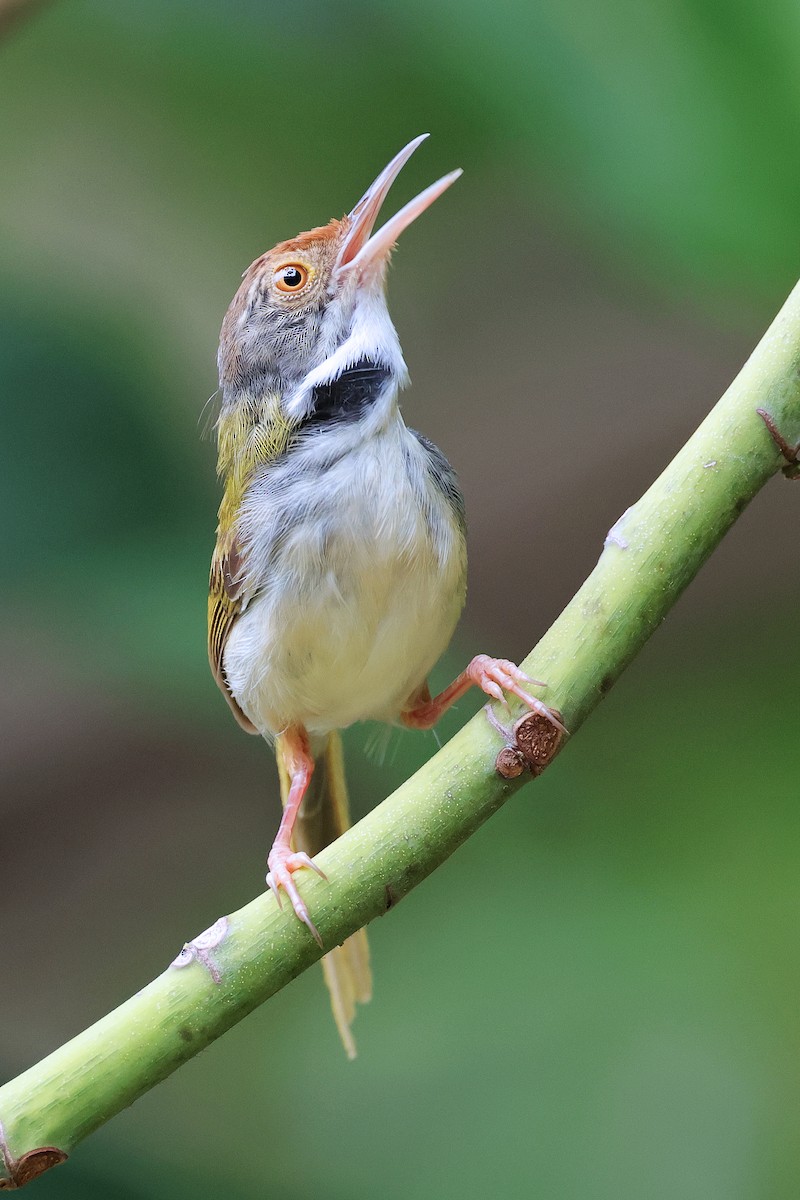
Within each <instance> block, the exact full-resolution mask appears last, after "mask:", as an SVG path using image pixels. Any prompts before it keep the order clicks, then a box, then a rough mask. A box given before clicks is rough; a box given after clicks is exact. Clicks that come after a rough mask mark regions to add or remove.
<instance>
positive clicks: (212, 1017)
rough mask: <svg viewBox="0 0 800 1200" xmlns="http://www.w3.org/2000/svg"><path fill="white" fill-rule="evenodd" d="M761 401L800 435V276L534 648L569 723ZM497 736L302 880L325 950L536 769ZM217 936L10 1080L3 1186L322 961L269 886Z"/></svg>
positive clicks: (659, 587)
mask: <svg viewBox="0 0 800 1200" xmlns="http://www.w3.org/2000/svg"><path fill="white" fill-rule="evenodd" d="M757 407H763V408H766V409H767V410H768V411H769V412H770V413H771V414H772V416H773V418H774V420H775V423H776V425H777V427H778V428H779V429H780V430H781V432H782V433H783V435H784V436H785V437H786V438H787V439H788V440H790V441H791V440H793V439H794V438H796V437H798V436H800V285H798V287H796V288H795V290H794V291H793V293H792V295H791V296H790V297H789V299H788V301H787V302H786V304H785V305H784V308H783V309H782V310H781V312H780V313H779V315H778V316H777V318H776V319H775V321H774V323H773V325H772V326H771V328H770V329H769V330H768V332H767V334H766V335H765V337H764V339H763V340H762V342H761V343H760V345H759V346H758V348H757V349H756V351H755V352H754V354H753V356H752V357H751V359H750V360H749V362H748V363H747V364H746V365H745V367H744V368H743V370H742V371H741V373H740V375H739V376H738V378H737V379H736V380H735V382H734V383H733V384H732V385H731V387H730V388H729V389H728V391H727V392H726V394H725V395H724V396H723V398H722V399H721V400H720V402H719V403H718V404H717V405H716V407H715V408H714V409H713V411H712V412H711V414H710V415H709V416H708V418H707V419H706V420H705V421H704V422H703V424H702V425H701V427H700V428H699V429H698V430H697V432H696V433H695V434H694V436H693V437H692V438H691V439H690V441H689V442H688V443H687V444H686V446H685V447H684V448H683V449H682V450H681V452H680V453H679V454H678V455H677V457H676V458H675V459H674V460H673V462H672V463H671V464H670V465H669V467H668V468H667V469H666V471H664V473H663V475H661V476H660V478H659V479H657V480H656V482H655V483H654V484H653V486H652V487H651V488H650V489H649V491H648V492H647V493H646V494H645V495H644V496H643V497H642V499H641V500H640V501H639V502H638V503H637V504H636V505H634V507H633V508H631V509H629V510H628V512H627V513H626V514H625V515H624V517H623V518H621V520H620V521H619V522H618V524H617V525H616V526H615V529H614V531H613V533H612V535H611V536H610V537H609V539H608V540H607V542H606V546H605V549H604V550H603V552H602V554H601V556H600V560H599V562H598V564H597V566H596V567H595V569H594V571H593V572H592V574H591V575H590V576H589V578H588V579H587V581H586V583H585V584H584V585H583V587H582V588H581V590H580V591H579V592H578V594H577V595H576V596H575V598H574V599H573V600H572V602H571V603H570V604H569V605H568V606H567V608H566V609H565V610H564V612H563V613H562V614H561V616H560V617H559V618H558V620H557V621H556V622H555V624H554V625H553V626H552V628H551V629H550V630H549V632H548V633H547V634H546V635H545V637H544V638H543V639H542V641H541V642H540V643H539V645H538V646H537V647H536V649H535V651H534V652H533V653H532V654H531V655H530V656H529V658H528V659H526V661H525V663H524V666H525V667H526V669H528V670H529V671H530V672H531V673H532V674H534V675H536V676H537V677H540V678H544V679H546V680H547V681H548V684H549V691H548V698H549V699H550V702H551V703H553V704H554V705H555V706H557V707H558V708H559V709H560V711H561V713H562V714H563V718H564V721H565V724H566V725H567V727H568V728H569V730H570V731H571V732H572V733H574V732H575V731H576V730H577V729H578V727H579V726H580V725H581V724H582V723H583V721H584V720H585V719H586V717H587V716H588V714H589V713H590V712H591V710H592V709H593V708H594V706H595V705H596V704H597V703H598V702H599V701H600V699H601V698H602V696H603V695H604V694H605V692H606V691H608V689H609V688H610V687H611V685H612V684H613V682H614V681H615V680H616V679H617V677H618V676H619V675H620V673H621V672H622V670H623V669H624V668H625V666H626V665H627V664H628V663H629V662H630V661H631V659H632V658H633V657H634V655H635V654H636V653H637V651H638V650H640V649H641V647H642V646H643V645H644V643H645V641H646V640H647V638H648V637H649V636H650V634H651V633H652V632H653V630H654V629H655V628H656V626H657V625H658V623H659V622H660V621H661V620H662V619H663V618H664V616H665V615H666V613H667V612H668V611H669V609H670V607H671V606H672V604H673V603H674V602H675V600H676V599H677V597H678V596H679V595H680V593H681V592H682V591H683V589H684V588H685V587H686V585H687V584H688V583H689V581H690V580H691V579H692V578H693V577H694V575H695V574H696V573H697V571H698V570H699V568H700V566H701V565H702V563H703V562H704V561H705V559H706V558H707V557H708V555H709V554H710V553H711V551H712V550H713V549H714V547H715V546H716V545H717V543H718V542H719V540H720V539H721V537H722V536H723V534H724V533H725V531H726V530H727V529H729V528H730V526H731V525H732V524H733V522H734V521H735V520H736V518H737V516H738V515H739V514H740V513H741V512H742V510H743V509H744V508H745V507H746V505H747V504H748V502H749V501H750V500H751V499H752V498H753V496H754V495H755V494H756V492H757V491H758V490H759V489H760V488H761V487H762V486H763V484H764V483H765V482H766V481H767V480H768V479H769V478H770V477H771V476H772V475H774V474H775V473H776V471H777V470H779V468H780V467H781V465H782V460H781V457H780V455H779V453H778V451H777V449H776V446H775V443H774V441H773V440H772V438H771V437H770V435H769V433H768V431H767V429H766V427H765V425H764V423H763V421H762V420H761V418H760V417H759V416H758V415H757V414H756V408H757ZM564 469H565V470H569V469H570V466H569V463H568V461H567V458H566V455H565V461H564ZM518 525H519V527H520V528H524V525H525V521H524V520H522V519H520V520H519V522H518ZM501 744H502V739H501V738H500V735H499V734H498V733H497V731H496V730H495V729H494V728H492V726H491V725H490V723H489V722H488V721H487V720H486V717H485V715H484V714H483V713H480V714H478V716H477V717H475V718H474V719H473V720H472V721H470V722H469V724H468V725H467V726H466V727H465V728H464V729H462V730H461V732H460V733H458V734H457V735H456V736H455V737H454V738H453V739H452V741H451V742H449V743H448V745H446V746H445V747H444V748H443V749H442V750H441V751H440V752H439V753H438V754H437V755H436V756H435V757H434V758H433V759H431V761H430V762H429V763H427V765H426V766H425V767H423V768H422V770H420V771H418V772H417V774H416V775H415V776H414V777H413V778H412V779H410V780H408V782H407V783H405V784H404V785H403V786H402V787H401V788H399V789H398V791H396V792H395V793H394V795H392V796H390V797H389V799H388V800H386V801H384V803H383V804H381V805H379V806H378V807H377V808H376V809H375V810H374V811H373V812H371V813H370V814H369V815H368V816H367V817H365V818H364V820H362V821H360V822H359V823H358V825H356V826H355V827H354V828H353V829H351V830H350V831H349V832H348V833H347V834H345V836H344V837H342V838H340V839H339V840H338V841H337V842H335V843H334V844H333V845H332V846H329V847H328V848H327V849H326V850H324V851H323V852H322V853H321V854H320V855H319V856H318V862H319V864H320V866H321V867H322V868H323V869H324V870H325V872H326V873H327V875H328V877H329V880H330V882H324V881H322V880H320V879H318V878H317V877H316V876H312V875H311V874H308V875H307V876H306V877H304V879H303V885H304V895H305V898H306V900H307V901H308V904H309V908H310V909H311V911H312V913H313V916H314V921H315V923H316V925H317V927H318V929H319V931H320V933H321V935H322V938H323V940H324V942H325V945H326V946H333V945H336V944H338V943H339V942H342V941H343V940H344V939H345V938H346V937H348V936H349V934H351V933H353V932H354V931H355V930H356V929H359V928H360V927H361V926H363V925H365V924H367V922H369V921H371V920H373V918H375V917H377V916H379V915H381V914H383V913H385V912H386V911H387V910H388V909H389V908H390V907H392V905H393V904H395V903H396V902H397V901H398V900H399V899H400V898H402V897H403V896H404V895H405V894H406V893H407V892H408V891H410V889H411V888H413V887H415V886H416V884H418V883H419V882H420V881H421V880H422V879H424V878H425V876H426V875H428V874H430V872H431V871H433V870H434V869H435V868H436V867H437V866H439V864H440V863H442V862H443V861H444V860H445V859H446V858H447V857H448V856H449V855H450V854H452V852H453V851H454V850H455V849H456V847H457V846H458V845H460V843H461V842H463V841H464V840H465V839H466V838H467V837H468V836H469V835H470V834H471V833H472V832H473V831H474V830H475V829H477V828H478V826H479V825H481V824H482V822H483V821H485V820H486V818H487V817H488V816H490V815H491V814H492V813H493V812H494V811H495V810H496V809H497V808H499V807H500V805H501V804H502V803H503V802H504V801H505V800H506V799H507V798H508V796H509V795H510V794H511V793H512V792H513V791H514V790H515V789H516V787H517V786H519V784H520V783H522V782H523V781H524V777H520V778H519V779H518V780H514V781H509V780H505V779H502V778H501V777H500V776H499V775H498V774H497V772H496V771H495V768H494V761H495V756H496V754H497V752H498V750H499V748H500V746H501ZM205 943H206V944H205V947H204V945H203V944H202V939H201V942H200V944H199V948H196V949H195V950H194V951H186V952H185V954H184V955H183V958H184V959H185V960H186V962H185V964H184V965H183V966H182V967H178V966H175V965H173V966H171V967H168V968H167V970H165V971H164V972H163V973H162V974H161V975H159V976H158V978H157V979H155V980H154V981H153V982H152V983H150V984H149V985H148V986H147V987H145V988H144V989H143V990H142V991H141V992H138V993H137V994H136V995H135V996H133V997H132V998H131V999H130V1000H128V1001H126V1003H124V1004H123V1005H121V1007H120V1008H118V1009H116V1010H115V1011H114V1012H112V1013H110V1014H109V1015H108V1016H106V1017H104V1018H103V1019H102V1020H101V1021H98V1022H97V1024H95V1025H93V1026H92V1027H91V1028H90V1029H88V1030H86V1031H85V1032H84V1033H82V1034H80V1035H79V1036H78V1037H76V1038H74V1039H73V1040H72V1041H70V1042H68V1043H67V1044H66V1045H65V1046H62V1047H61V1048H60V1049H59V1050H56V1051H55V1052H54V1053H53V1054H51V1055H49V1056H48V1057H47V1058H45V1059H44V1060H43V1061H42V1062H40V1063H39V1064H38V1065H37V1066H34V1067H32V1068H31V1069H30V1070H28V1071H26V1072H25V1073H24V1074H23V1075H20V1076H19V1077H18V1078H17V1079H15V1080H12V1081H11V1082H10V1083H8V1084H6V1085H5V1087H3V1088H1V1089H0V1150H2V1160H3V1161H4V1162H5V1168H3V1166H2V1165H1V1164H0V1186H2V1185H3V1181H5V1186H9V1185H11V1184H12V1181H13V1182H14V1183H21V1182H25V1181H26V1180H27V1178H32V1177H34V1176H35V1175H36V1174H37V1173H39V1172H40V1171H41V1170H44V1169H46V1168H47V1167H48V1166H51V1165H53V1163H54V1162H56V1161H60V1158H61V1157H63V1156H65V1155H66V1154H68V1153H70V1152H71V1151H72V1149H73V1147H74V1146H75V1145H76V1144H77V1143H78V1142H79V1141H80V1140H81V1138H84V1137H86V1135H87V1134H89V1133H91V1132H92V1130H94V1129H96V1128H97V1127H98V1126H99V1125H101V1124H102V1123H103V1122H104V1121H107V1120H108V1119H109V1118H110V1117H112V1116H114V1114H115V1113H118V1112H119V1111H120V1110H121V1109H122V1108H125V1107H126V1106H127V1105H128V1104H131V1103H132V1102H133V1101H134V1100H135V1099H136V1098H137V1097H138V1096H140V1095H141V1094H142V1093H143V1092H145V1091H147V1089H148V1088H151V1087H153V1086H154V1084H156V1083H158V1082H159V1081H160V1080H162V1079H164V1078H165V1077H166V1076H167V1075H169V1074H170V1073H171V1072H172V1071H174V1070H175V1068H176V1067H179V1066H180V1065H181V1063H183V1062H186V1060H187V1059H189V1058H191V1057H192V1055H194V1054H197V1052H198V1051H199V1050H202V1049H203V1048H204V1047H205V1046H207V1045H208V1044H209V1042H211V1041H213V1040H214V1039H215V1038H217V1037H219V1035H220V1034H221V1033H224V1031H225V1030H226V1029H228V1028H229V1027H230V1026H231V1025H233V1024H234V1023H235V1022H236V1021H239V1020H241V1018H242V1017H244V1016H245V1015H246V1014H247V1013H249V1012H250V1011H251V1010H252V1009H254V1008H255V1007H256V1006H257V1005H259V1004H261V1003H262V1002H263V1001H264V1000H266V999H267V998H268V997H269V996H271V995H273V994H274V993H275V992H276V991H278V990H279V989H280V988H282V987H284V986H285V985H286V984H287V983H288V982H289V981H290V980H291V979H293V978H294V976H295V975H297V974H299V973H300V972H301V971H304V970H305V969H306V968H307V967H309V966H310V965H311V964H312V963H313V962H315V961H316V960H317V959H318V958H319V957H320V951H319V949H318V947H317V946H316V944H315V942H314V940H313V938H312V937H311V936H310V934H309V932H308V930H307V929H306V928H305V926H303V925H301V924H300V922H299V921H297V920H296V919H294V917H293V916H292V914H291V912H287V911H284V912H280V911H279V910H278V908H277V906H276V904H275V901H274V899H273V898H272V896H270V895H267V894H264V895H261V896H259V897H258V898H257V899H255V900H253V901H252V902H251V903H250V904H248V905H247V906H246V907H245V908H243V909H241V910H240V911H239V912H236V913H234V914H233V915H232V916H231V917H229V918H228V919H227V922H225V920H224V919H223V921H222V922H221V923H220V924H219V927H218V928H217V930H216V933H214V934H212V933H209V935H208V937H207V938H206V939H205ZM216 980H219V982H217V981H216ZM44 1148H50V1150H49V1152H48V1153H47V1154H46V1153H45V1149H44ZM53 1148H56V1151H57V1152H54V1151H53ZM58 1152H61V1154H60V1155H59V1153H58ZM48 1154H49V1157H48Z"/></svg>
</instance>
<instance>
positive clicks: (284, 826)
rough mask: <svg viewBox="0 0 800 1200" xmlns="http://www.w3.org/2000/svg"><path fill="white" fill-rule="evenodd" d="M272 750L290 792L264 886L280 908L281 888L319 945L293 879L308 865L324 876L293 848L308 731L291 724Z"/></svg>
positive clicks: (309, 761) (306, 777)
mask: <svg viewBox="0 0 800 1200" xmlns="http://www.w3.org/2000/svg"><path fill="white" fill-rule="evenodd" d="M275 749H276V752H277V754H278V755H279V756H280V757H281V759H282V760H283V765H284V767H285V769H286V772H287V774H288V776H289V779H290V781H291V782H290V785H289V794H288V796H287V797H286V803H285V804H284V806H283V816H282V817H281V823H280V825H279V826H278V832H277V833H276V835H275V841H274V842H273V843H272V849H271V850H270V852H269V855H268V856H267V866H268V867H269V874H268V875H267V886H268V887H269V888H271V889H272V891H273V892H274V893H275V899H276V900H277V901H278V906H279V907H282V905H281V893H280V889H281V888H283V890H284V891H285V892H286V894H287V896H288V897H289V899H290V900H291V902H292V908H293V909H294V911H295V913H296V914H297V916H298V917H299V918H300V920H301V921H302V922H303V924H304V925H307V926H308V928H309V929H310V930H311V933H312V934H313V936H314V940H315V941H316V942H317V944H318V945H319V946H321V945H322V938H321V937H320V936H319V933H318V932H317V930H316V928H315V926H314V924H313V922H312V920H311V918H310V917H309V915H308V909H307V908H306V906H305V904H304V903H303V900H302V897H301V895H300V893H299V892H298V890H297V888H296V887H295V884H294V880H293V879H292V872H294V871H299V870H300V869H301V868H302V867H310V868H311V870H312V871H316V872H317V874H318V875H321V876H322V878H323V879H325V878H326V876H325V873H324V872H323V871H321V870H320V869H319V867H318V866H317V865H316V863H315V862H314V861H313V860H312V859H311V858H309V856H308V855H307V854H305V853H304V852H301V853H299V854H298V853H295V852H294V851H293V850H292V832H293V830H294V823H295V821H296V820H297V813H298V811H299V809H300V805H301V804H302V803H303V797H304V796H305V794H306V789H307V788H308V785H309V782H310V780H311V776H312V774H313V771H314V759H313V758H312V757H311V752H310V750H309V746H308V734H307V733H306V731H305V729H303V727H302V726H292V727H290V728H289V729H286V730H284V732H283V733H282V734H280V735H279V736H278V738H277V742H276V747H275Z"/></svg>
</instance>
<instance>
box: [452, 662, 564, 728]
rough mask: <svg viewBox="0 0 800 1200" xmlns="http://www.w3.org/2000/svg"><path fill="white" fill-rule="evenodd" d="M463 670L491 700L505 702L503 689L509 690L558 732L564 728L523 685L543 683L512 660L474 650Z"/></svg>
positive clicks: (541, 684) (544, 685) (552, 713)
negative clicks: (493, 656)
mask: <svg viewBox="0 0 800 1200" xmlns="http://www.w3.org/2000/svg"><path fill="white" fill-rule="evenodd" d="M466 674H467V675H468V676H469V678H470V679H471V680H472V682H473V683H474V684H476V685H477V686H478V687H479V688H480V689H481V691H482V692H485V694H486V695H487V696H490V697H491V698H492V700H499V701H500V702H501V704H505V705H506V706H507V705H508V701H507V700H506V696H505V693H506V692H510V693H511V694H512V696H516V697H517V698H518V699H519V700H521V701H522V703H523V704H524V705H526V707H527V708H529V709H530V710H531V712H535V713H538V714H539V715H540V716H542V717H544V718H545V719H546V720H548V721H549V722H550V723H551V725H554V726H555V728H556V729H558V730H559V731H560V732H561V733H566V732H567V731H566V729H565V728H564V726H563V725H562V724H561V722H560V721H559V719H558V717H557V716H556V715H555V713H554V712H553V711H552V710H551V709H549V708H548V707H547V705H546V704H544V703H543V702H542V701H541V700H537V699H536V697H535V696H531V695H530V693H529V692H527V691H526V690H525V687H524V686H523V685H524V684H527V685H528V686H529V687H530V686H531V685H533V686H534V687H546V684H544V683H542V682H541V680H539V679H531V677H530V675H526V674H525V672H524V671H523V670H521V669H520V668H519V667H518V666H517V664H516V663H513V662H510V661H509V659H507V658H490V657H489V655H488V654H477V655H476V656H475V658H473V660H472V662H471V663H470V664H469V666H468V667H467V670H466Z"/></svg>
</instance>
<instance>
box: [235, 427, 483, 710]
mask: <svg viewBox="0 0 800 1200" xmlns="http://www.w3.org/2000/svg"><path fill="white" fill-rule="evenodd" d="M362 433H363V431H362ZM432 451H433V453H434V457H433V458H432ZM436 455H438V458H436V457H435V456H436ZM442 464H444V467H443V466H442ZM444 468H447V464H446V461H445V460H444V458H443V457H442V456H441V455H439V454H438V452H437V451H435V448H432V447H431V446H430V444H428V443H425V442H424V441H423V440H422V439H420V438H419V437H418V436H417V435H415V434H413V433H412V432H410V431H409V430H408V429H406V427H405V426H404V425H403V424H402V421H401V420H400V419H399V417H398V418H397V420H396V421H393V422H391V423H390V424H389V425H388V426H387V427H386V428H384V429H382V430H380V431H379V432H377V433H376V434H375V435H373V436H371V437H368V438H364V437H363V436H359V430H358V429H357V428H355V427H351V426H349V425H347V424H344V425H333V426H331V427H330V428H326V429H324V430H322V429H320V430H316V431H314V432H313V433H312V434H310V435H309V436H308V437H306V438H304V439H302V440H301V441H300V442H299V443H298V444H297V445H296V446H295V447H293V449H292V450H291V451H290V453H289V454H287V455H286V456H285V458H284V459H283V460H281V461H280V462H277V463H275V464H272V465H270V466H269V467H268V468H265V469H264V471H263V472H261V473H260V475H259V476H258V477H256V478H255V479H254V481H253V483H252V484H251V486H250V488H249V489H248V492H247V495H246V497H245V500H244V503H243V505H242V509H241V513H240V518H239V522H238V536H239V540H240V543H241V544H242V546H243V547H244V559H245V562H246V576H245V580H244V589H243V590H244V595H245V597H246V598H247V599H246V606H245V610H244V612H243V613H242V615H241V616H240V617H239V618H238V620H237V622H236V624H235V626H234V628H233V630H232V631H231V634H230V637H229V640H228V645H227V647H226V651H225V658H224V668H225V673H226V677H227V680H228V683H229V686H230V688H231V691H232V692H233V695H234V696H235V697H236V699H237V701H238V702H239V704H240V705H241V707H242V708H243V709H244V711H245V712H246V713H247V715H248V716H249V717H250V718H251V720H252V721H253V723H254V724H255V725H256V726H257V728H259V729H260V730H261V731H262V732H263V733H266V734H268V733H275V732H278V731H279V730H280V729H282V728H284V727H285V726H286V725H288V724H291V723H294V722H299V723H303V724H305V725H306V727H307V728H308V729H309V731H310V732H312V733H314V732H327V731H328V730H330V729H334V728H344V727H345V726H347V725H350V724H352V723H353V722H354V721H357V720H362V719H365V718H370V717H376V718H383V719H392V718H393V717H395V716H396V715H397V713H398V712H399V710H400V708H401V707H402V705H403V703H404V702H405V700H407V699H408V697H409V696H410V695H411V693H412V692H413V691H415V690H416V688H417V687H419V685H420V684H421V683H422V682H423V680H424V679H425V678H426V676H427V674H428V672H429V671H430V669H431V667H432V666H433V664H434V663H435V662H436V660H437V659H438V657H439V656H440V654H441V653H442V651H443V650H444V648H445V647H446V645H447V643H448V641H449V639H450V637H451V635H452V632H453V629H454V627H455V623H456V621H457V619H458V615H459V613H460V610H461V607H462V604H463V599H464V587H465V575H466V552H465V543H464V533H463V523H462V518H461V510H460V507H459V504H460V494H459V493H458V492H457V485H455V481H454V480H455V477H454V476H453V474H452V472H450V473H449V477H448V478H447V480H445V481H443V474H442V473H443V470H444ZM447 470H448V471H449V468H447ZM448 488H449V491H448ZM454 496H456V497H457V501H458V502H454Z"/></svg>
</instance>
